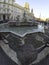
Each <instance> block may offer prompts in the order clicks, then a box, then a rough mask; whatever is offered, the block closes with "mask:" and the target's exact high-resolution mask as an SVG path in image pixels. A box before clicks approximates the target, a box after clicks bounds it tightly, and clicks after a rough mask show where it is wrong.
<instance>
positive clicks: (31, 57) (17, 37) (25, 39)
mask: <svg viewBox="0 0 49 65" xmlns="http://www.w3.org/2000/svg"><path fill="white" fill-rule="evenodd" d="M43 31H44V27H41V26H38V27H34V28H33V27H10V26H8V25H7V24H2V25H1V26H0V33H1V35H2V39H6V40H7V41H8V43H7V44H8V45H9V47H10V48H11V49H13V50H14V51H15V52H16V53H17V58H18V59H19V61H20V62H21V64H22V65H29V64H30V63H32V62H33V61H35V60H36V59H37V56H38V54H39V53H40V52H41V51H42V50H43V49H44V48H45V47H47V44H46V43H45V42H44V40H45V39H44V38H43V39H41V38H42V37H41V36H44V33H43ZM40 34H41V36H40ZM37 37H38V39H37ZM39 38H40V39H39Z"/></svg>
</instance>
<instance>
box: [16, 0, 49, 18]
mask: <svg viewBox="0 0 49 65" xmlns="http://www.w3.org/2000/svg"><path fill="white" fill-rule="evenodd" d="M16 2H17V3H18V4H20V5H21V6H24V3H25V2H28V3H29V5H30V9H31V8H33V11H34V15H35V16H36V17H39V16H41V18H47V17H49V0H16Z"/></svg>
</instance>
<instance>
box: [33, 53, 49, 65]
mask: <svg viewBox="0 0 49 65" xmlns="http://www.w3.org/2000/svg"><path fill="white" fill-rule="evenodd" d="M34 65H49V54H48V55H47V56H46V57H45V58H44V59H43V60H41V61H40V62H39V63H37V64H34Z"/></svg>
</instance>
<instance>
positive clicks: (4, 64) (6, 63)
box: [0, 47, 17, 65]
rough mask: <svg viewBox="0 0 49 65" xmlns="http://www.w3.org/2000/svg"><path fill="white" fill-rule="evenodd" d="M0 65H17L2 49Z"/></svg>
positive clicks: (0, 50)
mask: <svg viewBox="0 0 49 65" xmlns="http://www.w3.org/2000/svg"><path fill="white" fill-rule="evenodd" d="M0 65H17V64H16V63H14V62H13V61H12V60H11V59H10V58H9V57H8V56H7V55H6V54H5V53H4V51H3V50H2V48H1V47H0Z"/></svg>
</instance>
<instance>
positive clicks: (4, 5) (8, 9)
mask: <svg viewBox="0 0 49 65" xmlns="http://www.w3.org/2000/svg"><path fill="white" fill-rule="evenodd" d="M24 12H25V13H26V17H27V18H28V19H33V18H34V14H33V11H31V12H30V8H29V4H28V3H25V6H24V7H22V6H20V5H19V4H17V3H15V0H0V20H10V19H11V20H16V19H17V17H18V16H19V19H20V21H21V20H22V18H23V13H24Z"/></svg>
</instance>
